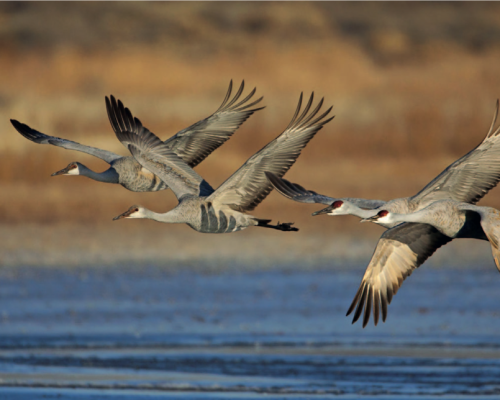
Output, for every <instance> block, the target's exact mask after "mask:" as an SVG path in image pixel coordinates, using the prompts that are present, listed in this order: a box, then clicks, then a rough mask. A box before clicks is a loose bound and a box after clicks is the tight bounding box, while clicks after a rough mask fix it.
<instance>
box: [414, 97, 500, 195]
mask: <svg viewBox="0 0 500 400" xmlns="http://www.w3.org/2000/svg"><path fill="white" fill-rule="evenodd" d="M497 116H498V100H497V104H496V111H495V115H494V117H493V122H492V124H491V126H490V130H489V131H488V134H487V135H486V137H485V138H484V140H483V141H482V142H481V144H479V145H478V146H477V147H476V148H475V149H473V150H471V151H470V152H469V153H467V154H466V155H465V156H463V157H462V158H460V159H458V160H457V161H455V162H454V163H453V164H451V165H450V166H448V167H447V168H446V169H445V170H444V171H443V172H441V174H439V175H438V176H437V177H436V178H434V179H433V180H432V181H431V182H430V183H429V184H428V185H427V186H426V187H425V188H423V189H422V190H421V191H420V192H419V193H417V194H416V195H415V196H413V197H412V199H411V200H412V201H416V202H423V203H432V202H435V201H438V200H445V199H452V200H456V201H461V202H466V203H473V204H475V203H476V202H478V201H479V200H480V199H481V198H482V197H483V196H484V195H485V194H486V193H488V191H489V190H491V189H492V188H494V187H495V186H496V185H497V184H498V182H499V181H500V135H499V133H500V126H499V127H497V128H496V129H495V123H496V120H497Z"/></svg>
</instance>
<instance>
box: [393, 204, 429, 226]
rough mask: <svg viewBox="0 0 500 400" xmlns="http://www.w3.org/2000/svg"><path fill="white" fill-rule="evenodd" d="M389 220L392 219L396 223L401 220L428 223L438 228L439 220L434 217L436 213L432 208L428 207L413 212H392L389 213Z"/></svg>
mask: <svg viewBox="0 0 500 400" xmlns="http://www.w3.org/2000/svg"><path fill="white" fill-rule="evenodd" d="M391 221H394V222H396V223H401V222H418V223H421V224H429V225H432V226H434V227H435V228H438V227H439V226H438V225H439V220H438V219H436V213H435V212H433V210H429V209H425V208H424V209H423V210H420V211H416V212H413V213H408V214H398V213H392V214H391Z"/></svg>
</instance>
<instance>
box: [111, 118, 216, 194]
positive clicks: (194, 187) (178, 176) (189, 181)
mask: <svg viewBox="0 0 500 400" xmlns="http://www.w3.org/2000/svg"><path fill="white" fill-rule="evenodd" d="M122 116H123V117H124V118H123V123H124V125H123V128H124V129H123V130H116V131H115V133H116V136H117V137H118V140H120V142H122V143H123V144H124V145H126V146H127V148H128V149H129V150H130V153H132V155H133V156H134V158H135V159H136V160H137V162H138V163H139V164H141V165H142V166H143V167H144V168H146V169H147V170H148V171H151V172H152V173H153V174H155V175H156V176H158V177H159V178H160V179H161V180H162V181H163V182H165V183H166V184H167V185H168V186H169V187H170V189H172V191H173V192H174V194H175V196H176V197H177V199H180V198H181V197H182V196H184V195H188V194H189V195H194V196H208V195H209V194H211V193H212V192H213V189H212V188H211V187H210V185H209V184H208V183H207V182H206V181H205V180H204V179H203V178H202V177H201V176H200V175H198V174H197V173H196V172H195V171H194V170H193V169H192V168H191V167H190V166H189V165H187V164H186V163H185V162H184V161H183V160H182V159H180V158H179V157H178V156H177V155H176V154H175V153H174V152H173V151H172V150H170V149H169V148H168V146H166V145H165V143H164V142H162V141H161V140H160V139H159V138H158V137H157V136H156V135H155V134H154V133H152V132H150V131H149V130H148V129H146V128H145V127H144V126H142V123H141V121H140V120H139V119H137V118H134V117H133V116H132V114H131V113H130V111H129V110H128V109H125V112H124V114H122Z"/></svg>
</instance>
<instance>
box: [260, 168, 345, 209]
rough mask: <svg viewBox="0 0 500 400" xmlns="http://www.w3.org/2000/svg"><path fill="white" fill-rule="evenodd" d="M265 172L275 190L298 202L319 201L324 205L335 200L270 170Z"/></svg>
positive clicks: (311, 202) (312, 202)
mask: <svg viewBox="0 0 500 400" xmlns="http://www.w3.org/2000/svg"><path fill="white" fill-rule="evenodd" d="M265 174H266V176H267V179H269V182H271V185H273V187H274V188H275V189H276V191H277V192H278V193H279V194H281V195H282V196H284V197H286V198H287V199H290V200H294V201H297V202H299V203H310V204H314V203H320V204H326V205H330V204H332V203H333V202H334V201H335V200H337V199H334V198H332V197H328V196H323V195H322V194H318V193H316V192H313V191H312V190H307V189H304V188H303V187H302V186H300V185H299V184H297V183H292V182H290V181H287V180H286V179H283V178H280V177H279V176H278V175H275V174H273V173H272V172H269V171H266V172H265Z"/></svg>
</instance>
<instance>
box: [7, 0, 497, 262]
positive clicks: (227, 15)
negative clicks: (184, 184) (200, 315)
mask: <svg viewBox="0 0 500 400" xmlns="http://www.w3.org/2000/svg"><path fill="white" fill-rule="evenodd" d="M0 55H1V56H0V82H1V85H0V135H1V138H2V140H1V141H0V157H1V160H2V161H1V168H0V223H1V224H0V250H1V251H0V262H1V263H2V264H3V265H18V264H23V265H37V264H43V265H75V264H96V265H102V264H103V263H104V264H106V263H121V262H158V263H165V262H167V261H179V262H186V263H192V264H194V265H195V264H196V262H197V260H200V259H205V260H207V259H208V260H212V261H213V262H214V263H215V264H217V265H222V264H223V262H224V260H226V261H227V260H230V261H231V260H235V259H236V260H238V259H239V258H242V259H248V258H249V257H250V259H251V260H253V261H255V264H256V265H257V264H258V265H272V264H273V263H276V262H281V263H285V264H286V263H287V262H288V261H287V260H306V259H307V260H309V261H310V262H311V263H312V264H314V263H315V262H316V261H315V260H319V261H317V262H318V263H322V262H323V261H322V260H325V259H326V260H332V262H334V263H337V264H342V263H343V262H344V261H345V260H352V259H355V260H356V261H361V260H363V261H362V262H363V263H366V262H367V261H368V259H369V256H370V254H371V252H372V251H373V248H374V246H375V244H376V241H377V240H378V237H379V235H380V234H381V233H382V230H381V229H380V228H379V227H376V226H366V225H367V224H363V225H360V224H358V222H357V220H356V219H355V218H353V217H343V218H329V217H324V216H323V217H316V218H311V216H310V214H311V213H312V212H313V211H315V210H317V209H319V208H320V206H310V205H300V204H296V203H293V202H291V201H288V200H286V199H284V198H283V197H281V196H280V195H278V194H276V193H274V192H273V193H271V195H270V196H269V197H268V198H267V199H266V200H265V201H264V202H263V203H262V204H261V205H260V206H259V207H258V208H257V209H256V210H255V212H254V215H256V216H258V217H262V218H273V219H274V220H279V221H281V222H285V221H294V222H295V223H296V225H297V226H298V227H299V228H300V229H301V231H300V232H299V233H297V234H294V233H290V234H289V233H282V232H270V231H267V230H259V229H249V230H247V231H245V232H241V233H238V234H234V235H221V236H218V235H202V234H198V233H196V232H193V231H192V230H191V229H190V228H189V227H187V226H185V225H179V226H172V225H170V226H167V225H163V224H157V223H154V222H151V221H118V222H111V219H112V217H114V216H116V215H118V214H120V213H121V212H123V211H124V210H126V209H127V208H128V207H129V206H130V205H132V204H142V205H144V206H147V207H149V208H152V209H154V210H157V211H166V210H168V209H170V208H172V207H173V206H174V205H175V204H176V199H175V197H174V196H173V194H172V193H171V192H160V193H146V194H141V193H132V192H128V191H127V190H125V189H124V188H122V187H119V186H114V185H105V184H101V183H97V182H93V181H90V180H88V179H85V178H80V177H76V178H75V177H53V178H52V177H50V174H51V173H52V172H55V171H57V170H59V169H61V168H63V167H65V166H66V165H67V164H68V163H69V162H71V161H76V160H78V161H80V162H82V163H84V164H86V165H87V166H89V167H90V168H92V169H94V170H97V171H102V170H104V169H105V168H107V167H106V165H105V163H103V162H102V161H100V160H97V159H94V158H92V157H89V156H86V155H84V154H80V153H76V152H69V151H64V150H62V149H59V148H55V147H51V146H39V145H36V144H34V143H31V142H29V141H27V140H26V139H24V138H23V137H21V136H20V135H19V134H18V133H17V132H16V131H15V130H14V128H13V127H12V126H11V124H10V122H9V119H11V118H13V119H17V120H19V121H21V122H24V123H27V124H28V125H30V126H31V127H33V128H35V129H37V130H40V131H41V132H44V133H46V134H49V135H54V136H60V137H63V138H67V139H71V140H75V141H78V142H81V143H84V144H88V145H91V146H95V147H101V148H105V149H108V150H111V151H116V152H119V153H120V154H125V149H123V148H122V146H121V145H120V144H119V143H118V141H117V140H116V138H115V136H114V135H113V132H112V130H111V128H110V126H109V122H108V120H107V116H106V111H105V107H104V96H106V95H109V94H113V95H114V96H116V97H117V98H119V99H121V100H122V101H123V102H124V103H125V105H126V106H127V107H129V108H130V109H131V110H132V112H133V113H134V115H136V116H137V117H138V118H140V119H141V120H142V122H143V123H144V125H145V126H147V127H148V128H149V129H151V130H152V131H153V132H155V133H156V134H157V135H158V136H160V137H161V138H167V137H169V136H171V135H173V134H174V133H175V132H177V131H178V130H180V129H182V128H184V127H186V126H188V125H190V124H192V123H194V122H196V121H198V120H199V119H202V118H205V117H207V116H208V115H210V114H211V113H212V112H214V111H215V110H216V109H217V108H218V106H219V104H220V103H221V101H222V99H223V98H224V95H225V93H226V90H227V86H228V84H229V81H230V79H233V81H234V83H235V85H238V84H239V83H240V81H241V80H242V79H244V80H245V82H246V87H247V90H250V89H251V88H253V87H254V86H256V87H257V94H258V95H259V96H260V95H263V96H264V100H263V102H262V103H263V104H264V105H265V106H266V108H265V109H264V110H263V111H260V112H258V113H256V114H255V115H254V116H252V117H251V118H250V119H249V120H248V121H247V122H246V123H245V124H244V125H243V127H242V128H241V129H240V130H239V131H238V132H237V133H236V134H235V135H234V137H233V138H232V139H231V140H230V141H228V142H227V143H226V144H225V145H224V146H222V147H221V148H220V149H218V150H217V151H216V152H214V153H213V154H212V155H211V156H210V157H209V158H208V159H207V160H205V161H204V162H203V163H202V164H201V165H200V166H199V167H197V171H198V172H199V173H200V174H201V175H203V176H204V177H205V178H206V179H207V180H208V181H209V182H210V183H211V184H212V186H214V187H217V186H218V185H219V184H220V183H222V182H223V181H224V180H225V179H226V178H227V177H228V176H229V175H230V174H232V172H234V171H235V170H236V169H237V168H238V167H239V166H240V165H241V164H242V163H243V162H245V160H246V159H247V158H248V157H249V156H251V155H252V154H253V153H254V152H255V151H257V150H259V149H260V148H261V147H263V146H264V145H265V144H266V143H268V142H269V141H270V140H271V139H273V138H274V137H276V136H277V135H278V134H279V133H280V132H281V131H282V130H283V129H284V128H285V127H286V126H287V124H288V122H289V120H290V118H291V117H292V115H293V112H294V110H295V107H296V104H297V100H298V96H299V94H300V92H302V91H303V92H304V93H305V94H306V95H308V94H309V93H310V92H311V91H314V92H315V95H316V97H317V98H320V97H323V96H324V97H325V105H327V106H329V105H331V104H333V105H334V114H335V115H336V117H335V119H334V120H333V121H332V122H331V123H329V124H328V125H327V126H326V127H325V128H324V129H323V130H322V131H320V132H319V134H318V135H317V136H316V137H315V138H314V139H313V140H312V141H311V143H310V144H309V145H308V146H307V148H306V149H305V150H304V151H303V153H302V155H301V156H300V158H299V159H298V161H297V163H296V164H295V165H294V166H293V167H292V169H291V170H290V172H289V173H288V174H287V175H286V178H288V179H290V180H291V181H293V182H297V183H300V184H302V185H303V186H305V187H307V188H309V189H312V190H316V191H318V192H321V193H324V194H327V195H330V196H336V197H343V196H351V197H356V196H359V197H367V198H380V199H390V198H392V197H400V196H407V195H412V194H414V193H416V192H417V191H418V190H420V189H421V188H422V187H423V186H424V185H425V184H426V183H427V182H429V181H430V180H431V179H432V178H433V177H434V176H436V175H437V174H438V173H439V172H441V171H442V170H443V169H444V168H445V167H446V166H447V165H448V164H450V163H451V162H452V161H453V160H455V159H456V158H458V157H460V156H461V155H463V154H465V153H466V152H467V151H469V150H470V149H472V148H473V147H474V146H475V145H476V144H478V143H479V142H480V141H481V140H482V139H483V137H484V135H485V134H486V132H487V131H488V128H489V125H490V123H491V119H492V116H493V112H494V106H495V101H496V99H497V98H498V97H500V74H499V72H498V71H499V69H498V68H499V61H500V4H498V3H494V2H492V3H472V2H471V3H469V2H467V3H358V2H352V3H324V2H321V3H302V2H297V3H295V2H293V3H288V2H279V3H278V2H272V3H267V2H262V3H260V2H259V3H240V2H238V3H226V2H224V3H198V2H186V3H156V2H155V3H145V2H123V3H122V2H120V3H115V2H112V3H34V2H33V3H31V2H22V3H21V2H19V3H18V2H16V3H12V2H5V3H0ZM481 204H484V205H491V206H496V207H500V191H499V190H498V189H495V190H493V191H492V192H491V193H490V194H489V195H488V196H486V198H485V199H484V200H483V201H482V202H481ZM484 245H485V244H484ZM452 253H457V254H459V255H460V256H461V257H462V261H464V260H465V261H464V262H465V263H470V262H473V260H475V259H476V256H477V255H478V254H481V255H484V256H485V257H488V258H486V260H489V257H490V255H489V250H488V246H487V245H485V246H483V244H482V243H479V244H478V243H472V242H468V244H467V246H466V247H465V248H464V246H463V245H460V244H455V243H452V244H451V245H448V246H446V248H445V249H443V251H440V252H438V255H437V257H436V258H435V259H436V260H437V262H439V260H440V258H439V257H441V260H444V259H446V257H448V256H449V255H450V254H452ZM167 264H168V262H167Z"/></svg>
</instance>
